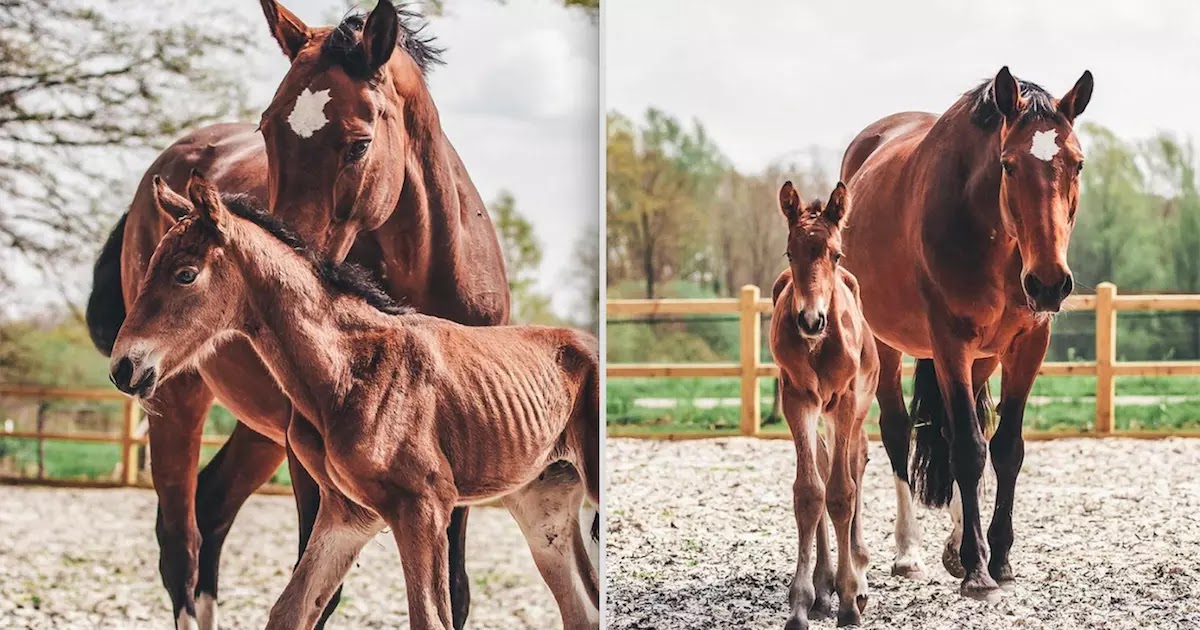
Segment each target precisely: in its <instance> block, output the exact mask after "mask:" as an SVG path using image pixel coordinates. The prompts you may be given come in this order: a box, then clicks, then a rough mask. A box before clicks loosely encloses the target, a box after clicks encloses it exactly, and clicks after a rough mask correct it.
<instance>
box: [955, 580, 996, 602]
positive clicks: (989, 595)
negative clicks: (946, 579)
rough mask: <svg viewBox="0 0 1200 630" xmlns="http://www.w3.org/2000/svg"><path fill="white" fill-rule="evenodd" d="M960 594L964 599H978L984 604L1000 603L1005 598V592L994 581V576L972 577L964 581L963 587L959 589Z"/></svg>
mask: <svg viewBox="0 0 1200 630" xmlns="http://www.w3.org/2000/svg"><path fill="white" fill-rule="evenodd" d="M958 593H959V594H960V595H962V596H963V597H969V598H971V599H977V600H979V601H982V602H988V603H995V602H997V601H1000V598H1001V597H1003V596H1004V591H1002V590H1001V589H1000V586H999V585H998V584H996V581H995V580H993V579H992V576H990V575H987V574H983V575H978V576H972V577H969V578H967V579H965V580H963V581H962V586H960V587H959V588H958Z"/></svg>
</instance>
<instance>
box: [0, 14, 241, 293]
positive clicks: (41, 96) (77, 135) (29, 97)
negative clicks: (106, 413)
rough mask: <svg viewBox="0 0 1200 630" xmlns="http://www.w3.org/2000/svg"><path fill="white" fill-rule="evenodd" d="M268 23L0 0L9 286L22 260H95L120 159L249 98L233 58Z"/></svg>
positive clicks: (51, 265) (1, 275)
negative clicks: (10, 271) (232, 69)
mask: <svg viewBox="0 0 1200 630" xmlns="http://www.w3.org/2000/svg"><path fill="white" fill-rule="evenodd" d="M260 26H261V25H259V24H246V23H245V20H240V19H237V18H236V17H232V16H229V15H225V14H220V13H213V12H212V11H210V10H200V11H196V10H190V11H181V10H180V8H179V7H178V6H177V5H171V6H165V5H160V4H154V3H150V4H147V3H145V2H138V1H136V0H60V1H57V2H51V3H40V2H28V1H21V0H0V286H4V285H11V284H12V283H13V281H14V278H13V277H11V275H6V272H5V270H6V269H12V268H14V267H21V268H32V269H35V270H41V271H42V272H43V275H44V276H45V277H47V278H48V279H55V278H57V277H59V276H60V275H61V274H60V273H56V270H58V269H61V268H63V267H68V266H77V267H80V268H84V267H86V262H85V260H86V259H87V258H90V257H91V255H92V254H93V253H94V250H95V244H96V243H98V242H99V240H100V239H101V238H102V236H103V231H104V230H105V229H107V228H108V227H110V226H111V222H112V219H113V216H114V215H115V214H116V213H117V212H119V210H120V209H121V208H123V207H124V206H125V204H126V202H127V200H125V199H124V197H125V196H126V195H127V194H128V190H127V189H126V188H124V187H121V186H119V185H118V184H119V183H123V181H124V178H126V177H128V173H126V172H124V171H123V169H122V168H121V165H122V161H123V160H124V159H126V158H129V157H131V156H134V155H144V154H145V150H146V149H151V148H153V149H159V148H161V147H162V146H163V145H165V144H166V143H167V142H169V141H171V140H173V139H175V138H176V137H177V136H179V135H180V134H181V133H182V132H183V131H185V130H189V129H193V128H195V127H197V126H200V125H202V124H205V123H208V122H211V121H215V120H219V119H225V118H228V117H230V116H231V115H232V114H235V113H238V112H240V110H241V109H243V103H244V102H245V95H244V92H243V88H242V83H241V81H240V80H239V79H240V77H238V76H237V74H236V72H231V70H230V69H231V68H238V67H239V66H238V61H239V59H240V58H241V56H242V51H244V50H246V49H247V48H248V47H249V46H251V41H252V40H258V39H261V37H255V38H252V37H250V33H251V27H254V29H255V31H256V30H257V28H260ZM256 34H257V33H256ZM72 264H74V265H72Z"/></svg>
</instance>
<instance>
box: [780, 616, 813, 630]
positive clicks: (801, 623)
mask: <svg viewBox="0 0 1200 630" xmlns="http://www.w3.org/2000/svg"><path fill="white" fill-rule="evenodd" d="M783 630H808V620H807V619H803V618H801V617H792V618H791V619H788V620H787V623H786V624H784V625H783Z"/></svg>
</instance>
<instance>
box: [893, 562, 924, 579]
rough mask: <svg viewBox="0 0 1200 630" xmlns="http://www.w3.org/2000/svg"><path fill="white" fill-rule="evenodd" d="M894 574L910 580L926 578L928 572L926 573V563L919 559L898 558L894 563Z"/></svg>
mask: <svg viewBox="0 0 1200 630" xmlns="http://www.w3.org/2000/svg"><path fill="white" fill-rule="evenodd" d="M892 575H895V576H897V577H902V578H906V579H909V580H924V579H925V577H926V575H927V574H926V573H925V565H924V564H923V563H922V562H921V561H920V560H919V559H917V560H900V559H896V561H895V562H894V563H892Z"/></svg>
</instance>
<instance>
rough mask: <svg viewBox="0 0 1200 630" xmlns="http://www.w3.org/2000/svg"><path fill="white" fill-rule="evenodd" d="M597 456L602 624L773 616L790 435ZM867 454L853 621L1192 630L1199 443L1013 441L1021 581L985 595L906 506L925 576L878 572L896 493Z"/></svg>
mask: <svg viewBox="0 0 1200 630" xmlns="http://www.w3.org/2000/svg"><path fill="white" fill-rule="evenodd" d="M607 455H608V462H609V476H608V479H609V486H608V492H607V494H606V495H605V496H606V501H607V508H608V509H607V512H608V519H607V523H608V534H607V567H608V585H609V586H608V600H607V601H608V610H607V618H608V620H609V628H706V629H711V628H781V627H782V626H783V623H784V621H785V619H786V617H787V588H788V584H789V582H790V581H791V576H792V572H793V570H794V569H795V562H796V525H795V521H794V519H793V516H792V499H791V484H792V480H793V478H794V474H795V450H794V448H793V446H792V444H791V442H790V441H787V440H754V439H740V438H737V439H720V440H700V441H688V442H662V441H650V440H609V441H608V446H607ZM870 458H871V459H870V463H869V464H868V469H867V475H866V481H865V485H866V491H867V495H866V498H865V501H866V507H865V510H866V521H865V525H866V537H867V542H868V546H869V548H870V552H871V568H870V572H869V574H868V578H869V582H870V592H871V600H870V604H869V605H868V607H867V610H866V613H865V614H864V617H863V622H864V627H867V628H920V629H926V628H933V629H943V628H944V629H950V628H980V629H984V628H987V629H992V628H1054V629H1059V628H1083V627H1089V628H1197V627H1200V440H1183V439H1170V440H1158V441H1149V440H1124V439H1108V440H1098V439H1093V440H1058V441H1051V442H1031V443H1027V448H1026V457H1025V466H1024V470H1023V472H1022V475H1021V478H1020V481H1019V482H1018V485H1017V500H1016V506H1015V510H1014V524H1015V530H1016V544H1015V546H1014V549H1013V557H1012V562H1013V568H1014V569H1015V570H1016V572H1017V575H1018V580H1019V581H1018V583H1017V585H1016V587H1015V589H1014V590H1013V591H1012V592H1011V593H1010V594H1009V595H1008V596H1007V597H1005V598H1004V599H1003V600H1002V601H1000V602H999V603H997V604H985V603H981V602H976V601H972V600H966V599H962V598H960V597H959V596H958V580H956V579H955V578H953V577H951V576H950V575H949V574H948V573H946V572H945V570H944V569H943V568H942V566H941V562H940V557H941V556H940V550H941V545H942V543H943V541H944V539H945V537H946V535H947V534H948V533H949V531H950V519H949V515H948V513H945V512H940V511H929V510H919V519H920V521H921V523H922V526H923V529H924V532H925V545H924V547H925V553H924V560H925V566H926V568H927V570H928V573H929V575H930V577H929V579H928V580H925V581H922V582H914V581H911V580H905V579H902V578H896V577H892V576H890V575H889V571H890V568H891V562H892V557H893V553H894V544H893V540H892V538H893V536H892V532H893V526H894V520H895V505H896V504H895V498H894V490H893V485H892V479H891V472H890V468H889V467H888V464H887V456H886V455H885V453H884V451H883V448H882V446H880V445H879V444H878V443H873V444H872V446H871V451H870ZM989 486H990V487H991V488H994V479H993V480H991V481H990V482H989ZM990 505H991V503H990V499H989V502H988V505H987V506H986V507H985V508H984V509H985V517H986V518H987V521H985V527H986V522H988V521H990V514H991V509H990ZM831 537H832V534H831ZM813 627H814V628H833V627H834V622H833V621H823V622H814V623H813Z"/></svg>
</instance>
